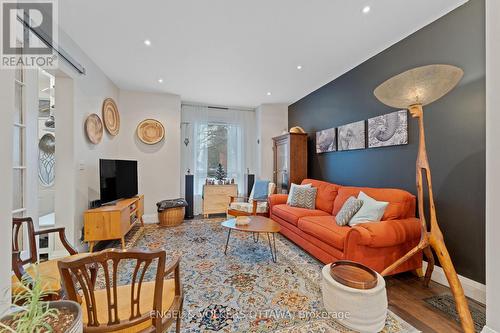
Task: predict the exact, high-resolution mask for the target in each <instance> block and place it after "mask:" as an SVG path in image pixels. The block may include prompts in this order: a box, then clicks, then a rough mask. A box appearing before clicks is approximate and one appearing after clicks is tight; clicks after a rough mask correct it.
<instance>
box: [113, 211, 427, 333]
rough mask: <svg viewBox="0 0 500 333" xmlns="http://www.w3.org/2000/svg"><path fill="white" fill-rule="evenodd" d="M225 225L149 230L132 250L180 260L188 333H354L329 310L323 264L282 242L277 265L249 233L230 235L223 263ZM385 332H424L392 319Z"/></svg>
mask: <svg viewBox="0 0 500 333" xmlns="http://www.w3.org/2000/svg"><path fill="white" fill-rule="evenodd" d="M221 221H222V219H208V220H193V221H189V222H184V223H183V224H182V225H180V226H177V227H173V228H161V227H158V226H156V225H146V226H145V227H144V230H143V232H142V233H141V234H140V236H139V237H138V238H137V239H136V240H134V241H135V242H128V244H127V247H129V248H130V247H135V248H140V249H150V250H156V249H163V250H165V251H166V252H167V260H168V258H169V257H174V256H181V257H182V261H181V275H182V283H183V289H184V295H185V299H184V315H183V322H182V330H181V331H182V332H280V333H292V332H293V333H295V332H297V333H298V332H300V333H302V332H342V333H346V332H352V331H351V330H349V329H347V328H345V327H344V326H342V325H340V324H339V323H338V322H337V321H336V319H335V318H334V317H335V315H332V314H328V313H327V312H326V310H325V309H324V307H323V301H322V297H321V289H320V281H321V268H322V266H323V265H322V264H321V263H320V262H318V261H317V260H315V259H314V258H312V257H311V256H309V255H308V254H306V253H305V252H304V251H303V250H301V249H300V248H298V247H297V246H296V245H294V244H293V243H291V242H290V241H288V240H287V239H285V238H284V237H282V236H281V235H278V236H277V238H276V247H277V254H278V257H277V260H278V261H277V263H273V261H272V259H271V254H270V252H269V244H268V242H267V238H265V239H264V237H260V241H259V242H258V243H254V242H253V240H252V235H251V234H247V233H243V232H232V234H231V240H230V243H229V248H228V252H227V255H224V245H225V241H226V237H227V231H226V229H224V228H223V227H222V226H221V225H220V222H221ZM124 269H125V273H124V274H120V283H127V282H128V280H129V279H130V275H131V274H130V271H128V272H127V270H131V269H132V268H131V267H129V268H127V267H124ZM122 272H123V270H122ZM336 315H341V314H336ZM337 318H338V317H337ZM383 332H386V333H396V332H397V333H399V332H418V331H417V330H416V329H415V328H413V327H412V326H411V325H409V324H408V323H406V322H405V321H404V320H402V319H401V318H399V317H398V316H396V315H395V314H394V313H392V312H390V311H389V315H388V318H387V322H386V326H385V328H384V330H383Z"/></svg>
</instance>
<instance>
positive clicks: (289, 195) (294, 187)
mask: <svg viewBox="0 0 500 333" xmlns="http://www.w3.org/2000/svg"><path fill="white" fill-rule="evenodd" d="M311 187H312V184H304V185H297V184H294V183H292V186H290V192H289V193H288V198H287V199H286V203H287V205H289V204H290V201H291V200H292V196H293V192H295V189H296V188H311Z"/></svg>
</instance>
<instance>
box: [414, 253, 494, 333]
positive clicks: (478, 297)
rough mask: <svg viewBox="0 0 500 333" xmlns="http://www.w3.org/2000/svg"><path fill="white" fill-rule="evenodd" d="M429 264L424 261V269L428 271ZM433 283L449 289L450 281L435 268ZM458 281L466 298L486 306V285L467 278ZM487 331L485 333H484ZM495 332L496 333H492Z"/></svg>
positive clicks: (438, 268) (439, 269)
mask: <svg viewBox="0 0 500 333" xmlns="http://www.w3.org/2000/svg"><path fill="white" fill-rule="evenodd" d="M426 268H427V262H425V261H424V263H423V267H422V269H423V270H424V272H425V270H426ZM431 279H432V281H434V282H437V283H439V284H442V285H444V286H447V287H449V286H450V285H449V284H448V280H447V279H446V275H445V274H444V271H443V269H442V268H441V267H439V266H437V265H436V266H434V271H433V272H432V278H431ZM458 279H459V280H460V282H461V283H462V287H463V288H464V293H465V296H467V297H470V298H472V299H473V300H475V301H477V302H479V303H482V304H486V285H484V284H482V283H479V282H476V281H474V280H471V279H469V278H466V277H465V276H461V275H459V276H458ZM484 332H485V331H483V333H484ZM486 332H487V331H486ZM492 332H494V331H492ZM494 333H495V332H494Z"/></svg>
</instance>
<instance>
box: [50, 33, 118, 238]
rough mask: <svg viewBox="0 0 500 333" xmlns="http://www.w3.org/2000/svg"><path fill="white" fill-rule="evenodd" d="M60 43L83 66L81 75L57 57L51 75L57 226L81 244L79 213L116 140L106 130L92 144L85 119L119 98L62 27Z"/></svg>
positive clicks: (91, 196)
mask: <svg viewBox="0 0 500 333" xmlns="http://www.w3.org/2000/svg"><path fill="white" fill-rule="evenodd" d="M59 44H60V45H61V46H62V47H63V48H64V50H66V52H68V53H69V54H70V55H71V56H72V57H73V58H74V59H76V60H77V61H78V62H79V63H80V64H82V65H83V66H84V67H85V69H86V74H85V75H80V74H78V73H77V72H76V71H75V70H74V69H73V68H72V67H70V66H69V65H68V64H67V63H66V62H65V61H64V60H60V62H59V67H60V71H59V72H57V73H55V75H56V89H55V90H56V99H55V100H56V109H57V119H56V122H57V123H56V147H57V148H56V198H55V210H56V224H57V225H62V226H66V229H67V235H68V238H69V239H70V241H71V242H72V243H73V244H74V245H75V246H77V247H80V248H81V245H82V244H81V243H80V237H81V229H82V226H83V212H84V211H85V210H86V209H87V208H88V203H89V201H91V200H95V199H98V198H99V174H98V161H99V158H101V157H106V156H109V155H113V154H114V152H115V151H116V149H117V140H116V138H114V137H112V136H110V135H109V134H108V133H107V132H106V131H104V132H105V134H104V136H103V140H102V141H101V143H100V144H98V145H93V144H91V143H90V142H89V141H88V139H87V137H86V135H85V131H84V123H85V119H86V117H87V116H88V115H89V114H91V113H97V114H98V115H99V116H101V107H102V102H103V101H104V99H105V98H107V97H112V98H114V99H115V101H117V100H118V88H117V87H116V86H115V85H114V83H113V82H112V81H111V80H110V79H109V78H108V77H107V76H106V75H105V74H104V73H103V72H102V71H101V69H100V68H99V67H98V66H97V65H96V64H95V63H94V62H93V61H92V60H91V59H90V58H89V57H88V56H87V55H86V54H85V53H84V52H83V51H82V50H81V49H80V48H79V47H78V46H77V45H76V44H75V43H74V42H73V40H71V38H69V37H68V36H67V35H66V34H65V33H64V32H63V31H61V30H60V31H59ZM80 166H81V167H80Z"/></svg>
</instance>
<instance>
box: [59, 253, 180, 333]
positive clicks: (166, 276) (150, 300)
mask: <svg viewBox="0 0 500 333" xmlns="http://www.w3.org/2000/svg"><path fill="white" fill-rule="evenodd" d="M165 258H166V253H165V251H161V250H158V251H142V250H117V249H108V250H104V251H101V252H97V253H94V254H91V255H88V256H86V257H83V258H75V259H72V258H67V259H63V260H61V261H59V262H58V266H59V272H60V274H61V277H62V282H63V288H64V291H65V294H66V296H67V297H68V299H70V300H73V301H76V302H79V303H80V304H81V306H82V310H83V311H82V312H83V324H84V332H99V333H101V332H120V333H124V332H127V333H132V332H157V333H160V332H165V331H166V330H167V329H168V328H169V327H170V326H171V325H172V323H173V322H174V321H175V322H176V332H180V325H181V314H182V303H183V293H182V288H181V282H180V268H179V260H180V259H179V258H176V259H174V260H173V261H171V262H169V264H168V265H167V266H166V260H165ZM89 267H92V269H89ZM93 269H96V272H97V281H92V277H91V274H92V272H91V271H92V270H93ZM172 275H173V277H171V276H172ZM123 278H125V279H128V278H130V281H129V282H130V283H127V284H121V281H122V279H123ZM99 281H101V284H100V285H99V286H98V284H99V283H98V282H99Z"/></svg>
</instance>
